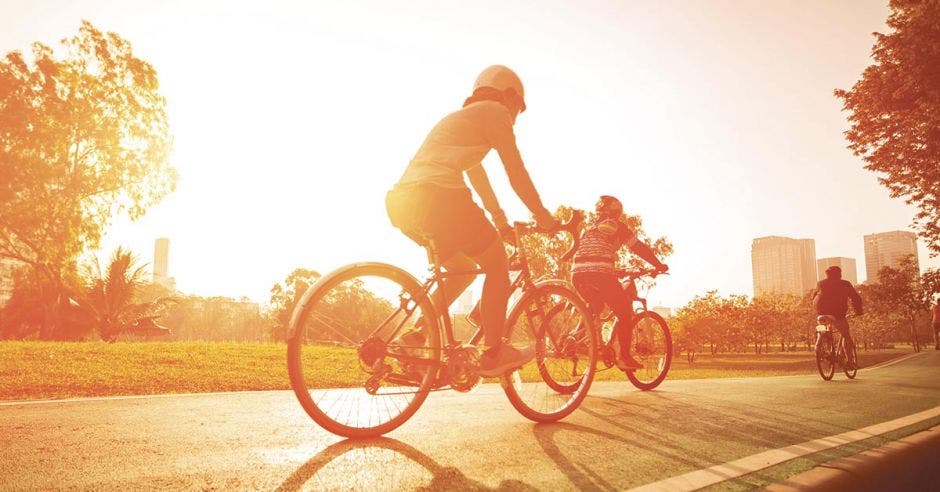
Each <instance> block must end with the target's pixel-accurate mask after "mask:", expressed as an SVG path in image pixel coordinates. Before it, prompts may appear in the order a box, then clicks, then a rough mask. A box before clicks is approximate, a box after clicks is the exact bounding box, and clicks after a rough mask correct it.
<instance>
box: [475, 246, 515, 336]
mask: <svg viewBox="0 0 940 492" xmlns="http://www.w3.org/2000/svg"><path fill="white" fill-rule="evenodd" d="M473 259H474V261H476V263H477V264H479V265H480V268H482V269H483V274H484V275H485V278H484V280H483V292H482V294H481V296H480V319H481V321H482V325H483V330H484V331H483V334H484V340H483V343H484V345H486V346H487V347H497V346H499V345H500V344H502V341H503V331H504V330H503V326H504V325H505V324H506V305H507V304H508V303H509V260H508V259H507V258H506V250H505V249H504V248H503V243H502V241H501V240H499V239H498V238H497V239H495V240H494V241H493V242H492V243H491V244H490V245H489V246H488V247H487V248H486V249H484V250H483V251H482V252H480V253H478V254H476V255H474V256H473Z"/></svg>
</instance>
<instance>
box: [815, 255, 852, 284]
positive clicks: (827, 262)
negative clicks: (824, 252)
mask: <svg viewBox="0 0 940 492" xmlns="http://www.w3.org/2000/svg"><path fill="white" fill-rule="evenodd" d="M831 266H837V267H839V268H841V269H842V278H843V279H845V280H848V281H849V282H851V283H852V285H858V272H857V270H856V268H855V258H845V257H842V256H835V257H832V258H820V259H818V260H816V267H817V268H816V276H817V277H818V278H820V279H823V278H826V269H827V268H829V267H831Z"/></svg>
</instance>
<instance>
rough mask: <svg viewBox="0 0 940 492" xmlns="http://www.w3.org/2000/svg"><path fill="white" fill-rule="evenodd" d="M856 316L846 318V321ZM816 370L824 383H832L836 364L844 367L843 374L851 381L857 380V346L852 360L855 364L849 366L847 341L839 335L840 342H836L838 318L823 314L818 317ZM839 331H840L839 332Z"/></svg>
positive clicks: (853, 345) (854, 348) (853, 346)
mask: <svg viewBox="0 0 940 492" xmlns="http://www.w3.org/2000/svg"><path fill="white" fill-rule="evenodd" d="M853 317H854V316H852V315H849V316H846V319H849V318H853ZM816 322H817V323H819V324H818V325H816V368H817V369H818V370H819V375H820V376H821V377H822V378H823V380H824V381H830V380H831V379H832V376H833V375H834V374H835V372H836V364H839V365H840V366H842V372H844V373H845V375H846V377H848V378H849V379H855V375H856V374H858V350H857V349H856V347H855V344H852V360H853V361H855V363H854V364H852V365H851V367H850V366H849V363H848V362H849V361H848V360H847V359H846V351H845V339H844V338H843V337H842V334H841V333H839V341H838V342H836V341H835V340H834V335H833V331H832V327H833V324H834V323H835V322H836V317H835V316H831V315H828V314H821V315H819V316H817V317H816ZM837 331H838V330H837Z"/></svg>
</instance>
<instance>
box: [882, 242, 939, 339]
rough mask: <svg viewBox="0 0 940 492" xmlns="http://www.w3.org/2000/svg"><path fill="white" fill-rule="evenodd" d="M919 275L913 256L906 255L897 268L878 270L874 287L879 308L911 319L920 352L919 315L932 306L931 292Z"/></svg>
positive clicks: (908, 320) (911, 333) (908, 319)
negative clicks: (922, 282) (925, 287)
mask: <svg viewBox="0 0 940 492" xmlns="http://www.w3.org/2000/svg"><path fill="white" fill-rule="evenodd" d="M919 274H920V272H918V270H917V265H916V263H915V262H914V258H913V256H906V257H904V258H902V259H901V262H900V265H898V268H892V267H889V266H886V267H884V268H882V269H881V270H880V271H879V272H878V283H877V284H875V285H874V286H873V291H874V292H873V293H874V297H875V302H876V304H877V305H878V306H879V307H877V308H876V309H880V311H882V312H885V313H890V314H895V315H897V316H899V317H901V318H902V319H904V320H905V321H907V322H909V327H910V336H911V344H912V345H913V347H914V351H917V352H919V351H920V339H919V337H918V334H917V320H918V315H920V314H923V313H924V312H925V311H926V310H927V309H929V307H930V295H929V293H928V292H927V291H926V290H925V289H924V287H923V285H922V284H921V282H920V275H919Z"/></svg>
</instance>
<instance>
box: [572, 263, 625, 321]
mask: <svg viewBox="0 0 940 492" xmlns="http://www.w3.org/2000/svg"><path fill="white" fill-rule="evenodd" d="M571 283H572V284H574V288H575V290H577V291H578V294H579V295H580V296H581V298H583V299H584V302H586V303H587V305H588V308H589V309H590V310H591V312H592V313H593V314H594V315H599V314H600V313H601V312H602V311H603V310H604V306H605V305H606V306H610V309H611V310H612V311H613V312H614V314H616V315H617V318H618V319H622V320H629V319H630V318H631V317H632V314H633V309H632V306H631V304H632V302H633V301H632V300H633V299H634V298H635V297H636V292H635V291H632V292H628V291H627V289H625V288H624V287H623V284H621V283H620V280H618V279H617V276H616V275H614V274H611V273H595V272H579V273H575V274H573V275H572V276H571Z"/></svg>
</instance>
